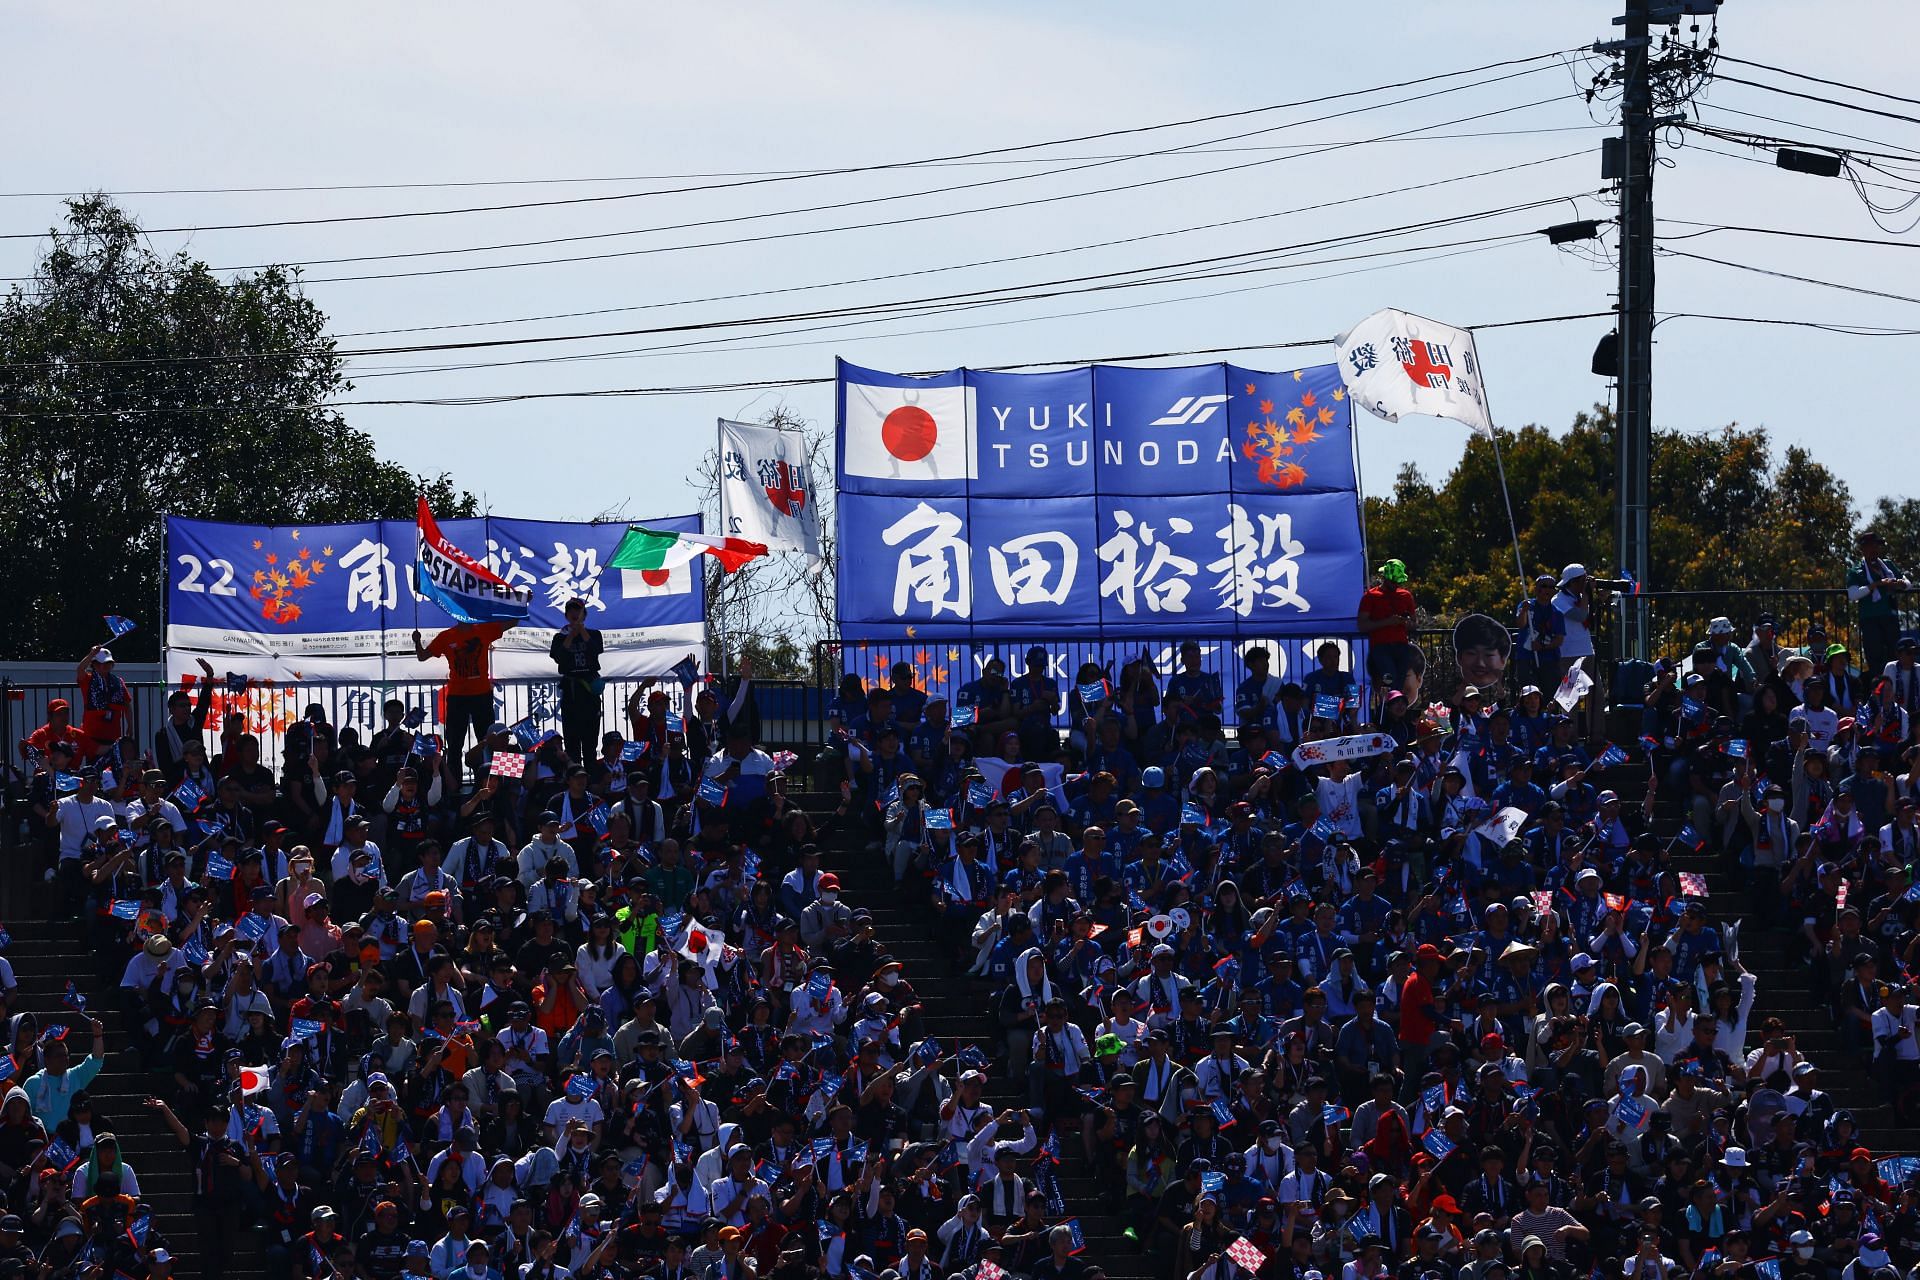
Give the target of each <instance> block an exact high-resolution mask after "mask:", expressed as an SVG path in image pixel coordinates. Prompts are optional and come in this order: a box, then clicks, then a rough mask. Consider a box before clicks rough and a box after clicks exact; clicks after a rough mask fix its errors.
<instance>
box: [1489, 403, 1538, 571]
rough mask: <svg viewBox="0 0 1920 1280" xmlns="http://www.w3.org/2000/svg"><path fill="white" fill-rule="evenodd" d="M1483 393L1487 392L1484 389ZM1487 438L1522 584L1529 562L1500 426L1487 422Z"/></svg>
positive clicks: (1516, 567) (1515, 563) (1515, 562)
mask: <svg viewBox="0 0 1920 1280" xmlns="http://www.w3.org/2000/svg"><path fill="white" fill-rule="evenodd" d="M1482 394H1485V392H1484V390H1483V391H1482ZM1487 438H1488V439H1490V440H1492V441H1493V465H1494V468H1495V470H1497V471H1498V472H1499V473H1500V500H1501V501H1502V502H1503V503H1505V504H1506V507H1507V532H1508V533H1510V534H1512V535H1513V567H1514V568H1515V569H1516V570H1518V571H1519V574H1520V585H1522V586H1525V585H1526V582H1527V562H1526V560H1525V559H1524V558H1522V557H1521V555H1520V526H1519V524H1518V523H1516V522H1515V520H1514V518H1513V494H1511V493H1510V492H1508V490H1507V464H1506V462H1505V461H1504V460H1503V459H1502V458H1501V457H1500V428H1498V427H1496V426H1494V425H1493V424H1492V423H1491V422H1489V423H1488V424H1487Z"/></svg>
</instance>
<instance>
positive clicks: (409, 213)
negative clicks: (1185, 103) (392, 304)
mask: <svg viewBox="0 0 1920 1280" xmlns="http://www.w3.org/2000/svg"><path fill="white" fill-rule="evenodd" d="M1564 52H1566V51H1565V50H1553V51H1551V52H1548V53H1536V54H1532V55H1529V56H1527V57H1523V58H1507V59H1503V60H1501V61H1498V62H1489V63H1484V64H1482V65H1480V66H1477V67H1467V68H1464V69H1461V70H1458V71H1444V72H1439V73H1437V74H1434V75H1430V76H1420V77H1417V78H1415V79H1411V80H1400V81H1394V82H1391V83H1388V84H1380V85H1373V86H1371V87H1369V88H1365V89H1349V90H1345V91H1343V92H1340V93H1331V94H1324V95H1320V96H1316V97H1312V98H1301V99H1298V100H1296V101H1292V102H1276V103H1269V104H1268V105H1266V106H1261V107H1248V108H1244V109H1242V110H1238V111H1222V112H1215V113H1213V114H1210V115H1202V116H1192V117H1189V118H1187V119H1184V120H1172V121H1162V122H1160V123H1157V124H1148V125H1136V126H1133V127H1131V128H1126V129H1107V130H1102V131H1100V132H1097V133H1084V134H1078V135H1075V136H1072V137H1068V138H1053V139H1049V140H1046V141H1042V142H1027V143H1019V144H1014V145H1009V146H999V147H985V148H981V149H979V150H975V151H961V152H954V153H952V154H948V155H942V156H932V157H921V158H918V159H914V160H895V161H888V162H885V163H880V164H867V165H847V166H842V167H839V168H832V169H820V170H809V171H804V172H801V173H795V174H782V175H776V176H768V177H756V178H750V179H747V180H744V181H741V182H728V183H702V184H699V185H695V186H687V187H669V188H664V189H660V190H654V191H627V192H615V193H610V194H605V195H594V196H569V197H563V198H559V199H553V200H524V201H516V202H514V203H511V204H496V205H466V206H460V207H455V208H446V209H406V210H397V211H394V212H390V213H368V214H339V215H333V216H329V217H322V218H278V219H271V220H267V221H260V222H230V223H208V224H205V225H202V226H187V227H156V228H152V229H150V230H149V231H148V234H149V235H165V234H175V233H179V234H187V233H197V232H203V231H243V230H256V229H260V228H267V227H307V226H324V225H333V224H338V223H347V222H390V221H394V220H397V219H404V218H444V217H453V216H457V215H463V214H472V213H502V212H509V211H514V210H520V209H541V208H555V207H559V206H564V205H588V204H606V203H612V202H616V201H625V200H639V199H647V198H650V197H654V196H665V195H684V194H688V193H692V192H698V191H731V190H738V189H739V188H742V187H749V186H764V185H770V184H774V183H784V182H795V181H803V180H806V179H808V178H815V177H830V176H841V175H845V174H855V173H878V172H884V171H888V170H893V169H907V168H917V167H921V166H924V165H927V164H930V163H935V162H950V161H955V160H971V159H976V158H979V157H982V156H990V155H1004V154H1008V153H1014V152H1022V151H1037V150H1042V149H1045V148H1047V147H1056V146H1066V145H1070V144H1073V143H1079V142H1092V141H1096V140H1099V139H1103V138H1119V137H1127V136H1130V135H1133V134H1140V133H1152V132H1157V131H1159V130H1163V129H1177V128H1185V127H1187V126H1190V125H1196V124H1209V123H1212V122H1214V121H1219V120H1235V119H1244V118H1246V117H1248V116H1255V115H1263V114H1266V113H1268V112H1273V111H1285V110H1291V109H1293V108H1295V107H1302V106H1309V105H1312V104H1315V103H1321V102H1336V101H1340V100H1342V99H1346V98H1356V97H1364V96H1366V95H1367V94H1370V93H1382V92H1385V91H1387V90H1389V89H1404V88H1410V87H1412V86H1414V85H1421V84H1431V83H1433V82H1435V81H1438V80H1451V79H1454V78H1457V77H1459V76H1467V75H1477V74H1479V73H1480V72H1483V71H1493V70H1497V69H1499V68H1501V67H1512V66H1524V65H1525V64H1527V63H1529V62H1539V61H1541V60H1542V59H1545V58H1557V57H1559V56H1560V54H1562V53H1564ZM1548 69H1549V68H1546V67H1539V68H1535V71H1543V70H1548ZM1533 73H1534V72H1531V71H1530V72H1521V73H1518V74H1522V75H1530V74H1533ZM1507 78H1508V77H1505V76H1497V77H1495V78H1493V79H1492V80H1488V81H1483V82H1481V83H1485V84H1496V83H1498V82H1499V81H1500V80H1503V79H1507ZM1473 87H1477V86H1475V85H1464V86H1460V88H1473ZM1454 91H1455V90H1447V92H1454ZM1415 100H1417V98H1415V99H1407V101H1415ZM1387 105H1395V104H1387ZM1367 109H1369V110H1371V109H1373V108H1367ZM1325 118H1329V119H1330V118H1333V117H1325ZM1295 123H1296V124H1300V123H1309V122H1308V121H1297V122H1295ZM1277 127H1282V128H1288V127H1292V126H1291V125H1285V126H1277ZM1261 132H1266V131H1265V130H1262V131H1261ZM1103 163H1105V162H1103ZM44 234H45V233H44V232H31V233H29V232H12V233H0V240H28V239H39V238H40V237H41V236H43V235H44Z"/></svg>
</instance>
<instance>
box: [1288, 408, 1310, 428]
mask: <svg viewBox="0 0 1920 1280" xmlns="http://www.w3.org/2000/svg"><path fill="white" fill-rule="evenodd" d="M1306 420H1307V415H1306V414H1305V413H1303V412H1301V411H1300V410H1299V409H1289V410H1287V421H1288V422H1291V423H1292V424H1293V425H1294V426H1296V427H1297V426H1299V425H1300V424H1302V423H1303V422H1305V421H1306Z"/></svg>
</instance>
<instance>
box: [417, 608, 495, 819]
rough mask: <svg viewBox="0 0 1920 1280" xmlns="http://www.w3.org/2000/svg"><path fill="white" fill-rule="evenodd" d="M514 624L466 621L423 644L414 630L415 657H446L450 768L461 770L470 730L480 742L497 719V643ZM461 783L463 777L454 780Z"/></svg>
mask: <svg viewBox="0 0 1920 1280" xmlns="http://www.w3.org/2000/svg"><path fill="white" fill-rule="evenodd" d="M512 625H513V623H512V622H511V621H507V622H462V623H459V624H457V625H455V626H451V627H448V628H447V629H446V630H444V631H442V632H441V633H440V634H439V635H436V636H435V637H434V638H433V643H432V644H422V643H421V640H420V632H419V631H417V630H416V631H415V632H414V633H413V656H414V657H415V658H417V659H419V660H420V661H421V662H427V661H430V660H432V659H434V658H445V659H446V662H447V710H446V715H445V716H444V717H443V719H444V720H445V721H446V729H447V750H446V752H445V754H444V755H443V756H442V759H444V760H446V761H447V762H448V764H447V767H448V768H449V769H458V768H459V767H460V766H459V763H458V762H459V760H460V759H461V758H462V757H463V756H464V755H465V754H466V746H467V730H468V729H472V730H473V736H474V740H475V741H476V742H477V741H479V740H480V739H481V738H483V737H485V736H486V732H487V726H488V725H490V724H492V723H493V721H494V712H493V642H494V641H496V640H498V639H499V638H500V637H501V636H503V635H505V634H506V633H507V628H509V627H511V626H512ZM451 781H452V782H453V783H454V785H456V786H458V785H459V781H460V780H459V778H458V777H455V778H453V779H451Z"/></svg>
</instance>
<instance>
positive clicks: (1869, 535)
mask: <svg viewBox="0 0 1920 1280" xmlns="http://www.w3.org/2000/svg"><path fill="white" fill-rule="evenodd" d="M1854 545H1855V546H1856V547H1858V548H1859V550H1860V559H1859V560H1857V561H1856V562H1854V563H1853V564H1851V565H1849V566H1848V567H1847V599H1849V600H1851V601H1853V602H1854V604H1855V605H1857V606H1859V609H1860V635H1861V638H1862V646H1861V647H1862V648H1864V649H1865V650H1866V667H1865V669H1866V670H1867V671H1872V672H1878V671H1879V670H1881V668H1883V667H1885V666H1886V665H1887V663H1889V662H1891V661H1893V647H1894V644H1895V642H1896V641H1898V640H1899V639H1900V599H1899V593H1900V592H1902V591H1906V590H1908V589H1909V588H1910V587H1911V586H1912V585H1913V584H1912V583H1910V582H1909V581H1907V579H1906V577H1905V576H1904V575H1902V574H1901V572H1900V570H1898V569H1896V568H1895V567H1894V565H1893V562H1892V561H1891V560H1888V559H1887V545H1886V543H1884V542H1883V541H1881V539H1880V535H1879V534H1878V533H1876V532H1874V531H1873V530H1872V529H1865V530H1862V531H1861V534H1860V536H1859V538H1857V539H1856V540H1855V541H1854ZM1815 660H1816V661H1817V660H1818V655H1815Z"/></svg>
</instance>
